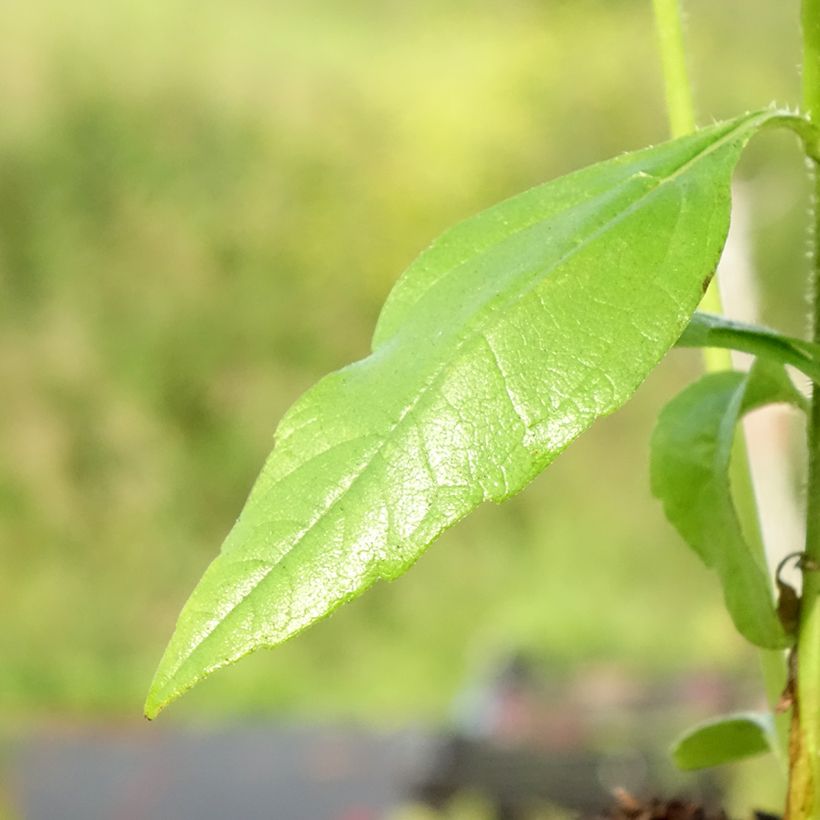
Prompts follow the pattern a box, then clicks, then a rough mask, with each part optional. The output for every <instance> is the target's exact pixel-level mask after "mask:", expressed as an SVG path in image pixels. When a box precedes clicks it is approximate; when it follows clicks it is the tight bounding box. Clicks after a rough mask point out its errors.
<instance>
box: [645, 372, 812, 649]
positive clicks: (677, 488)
mask: <svg viewBox="0 0 820 820" xmlns="http://www.w3.org/2000/svg"><path fill="white" fill-rule="evenodd" d="M778 402H785V403H789V404H793V405H795V406H797V407H801V408H802V407H803V406H804V404H805V401H804V399H803V397H802V396H801V395H800V393H799V392H798V391H797V390H796V388H795V387H794V385H793V384H792V383H791V381H790V379H789V378H788V376H787V374H786V373H785V371H784V370H783V368H782V366H780V365H776V364H773V363H771V362H768V361H764V360H758V361H757V362H756V363H755V365H754V366H753V368H752V370H751V371H749V373H742V372H738V371H724V372H720V373H710V374H708V375H706V376H704V377H702V378H701V379H700V380H698V381H697V382H695V383H694V384H692V385H690V386H689V387H687V388H686V389H685V390H683V391H682V392H681V393H679V394H678V395H677V396H676V397H675V398H674V399H673V400H672V401H671V402H669V404H667V405H666V407H665V408H664V409H663V410H662V411H661V414H660V416H659V418H658V422H657V425H656V427H655V431H654V433H653V435H652V441H651V446H650V450H651V457H650V476H651V486H652V492H653V494H654V495H655V496H656V497H657V498H658V499H659V500H660V501H661V502H662V504H663V508H664V512H665V513H666V517H667V519H668V520H669V521H670V523H671V524H672V525H673V526H674V527H675V529H677V530H678V532H679V533H680V535H681V536H682V538H683V539H684V541H686V543H687V544H688V545H689V546H690V547H691V548H692V549H693V550H694V552H695V553H697V555H698V556H699V557H700V558H701V560H702V561H703V562H704V564H706V566H708V567H711V568H713V569H715V570H716V572H717V574H718V576H719V579H720V583H721V586H722V589H723V595H724V599H725V601H726V607H727V609H728V611H729V614H730V615H731V617H732V621H733V622H734V624H735V626H736V627H737V629H738V631H739V632H740V633H741V634H742V635H743V636H744V637H746V638H747V639H748V640H750V641H751V642H752V643H754V644H756V645H758V646H762V647H766V648H769V649H779V648H784V647H786V646H789V645H790V644H791V643H792V639H791V638H790V636H789V635H787V634H786V632H785V631H784V629H783V626H782V624H781V623H780V620H779V618H778V616H777V612H776V609H775V606H774V604H773V602H772V593H771V584H770V581H769V576H768V572H767V571H766V569H765V568H764V567H763V566H762V564H761V563H760V561H759V560H758V558H757V557H756V556H755V555H754V554H753V553H752V550H751V549H750V547H749V545H748V544H747V543H746V539H745V537H744V535H743V531H742V528H741V525H740V521H739V518H738V515H737V512H736V510H735V505H734V501H733V499H732V494H731V488H730V478H729V466H730V460H731V455H732V446H733V442H734V437H735V430H736V427H737V425H738V423H739V421H740V419H741V418H742V416H743V415H744V414H745V413H747V412H750V411H752V410H754V409H756V408H758V407H761V406H763V405H765V404H772V403H778Z"/></svg>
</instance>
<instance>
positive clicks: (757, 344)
mask: <svg viewBox="0 0 820 820" xmlns="http://www.w3.org/2000/svg"><path fill="white" fill-rule="evenodd" d="M676 344H677V346H678V347H723V348H728V349H730V350H740V351H742V352H743V353H751V354H753V355H754V356H765V357H766V358H769V359H773V360H774V361H777V362H780V363H781V364H790V365H792V366H793V367H796V368H797V369H798V370H801V371H802V372H803V373H805V374H806V375H807V376H808V377H809V378H810V379H812V380H813V381H815V382H818V383H820V345H818V344H814V343H813V342H806V341H804V340H803V339H795V338H794V337H792V336H783V335H782V334H780V333H777V332H775V331H774V330H769V329H768V328H765V327H758V326H756V325H747V324H743V323H741V322H733V321H731V320H729V319H724V318H723V317H722V316H713V315H712V314H710V313H696V314H695V315H694V316H693V317H692V321H691V322H690V323H689V324H688V325H687V326H686V330H684V331H683V335H682V336H681V337H680V339H678V341H677V343H676Z"/></svg>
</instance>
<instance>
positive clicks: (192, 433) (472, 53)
mask: <svg viewBox="0 0 820 820" xmlns="http://www.w3.org/2000/svg"><path fill="white" fill-rule="evenodd" d="M649 5H650V4H649V3H648V2H638V0H620V1H619V2H613V1H612V0H609V1H608V2H605V1H604V0H599V2H592V0H588V1H587V0H576V2H557V1H555V0H553V1H552V2H551V1H550V0H505V2H500V1H499V0H493V1H491V0H474V2H470V3H467V2H466V0H465V1H463V2H462V1H456V0H453V2H445V3H442V2H440V0H438V1H437V2H434V0H418V2H416V3H413V4H406V3H397V2H392V1H390V0H383V2H376V0H356V2H351V0H348V2H346V3H344V4H341V3H338V2H332V0H324V1H323V2H320V1H319V0H311V2H302V3H300V4H291V3H284V2H262V0H239V1H238V2H235V3H232V4H225V3H216V2H199V3H197V4H194V3H192V2H188V0H166V2H163V3H159V2H156V1H152V2H139V3H138V2H135V0H123V2H119V3H117V4H106V3H103V2H101V0H78V1H77V2H75V3H71V4H64V3H61V2H58V0H40V1H39V2H35V3H31V4H25V5H24V4H0V110H2V112H3V113H2V119H1V120H0V385H2V393H3V398H2V401H0V453H2V456H0V459H1V460H0V568H1V569H0V619H1V621H2V624H3V628H2V629H0V717H3V716H5V718H7V719H8V718H18V719H19V718H21V717H22V718H25V717H26V716H31V715H35V714H42V713H51V712H62V713H64V712H70V713H77V714H81V713H92V712H93V713H99V712H107V713H115V714H123V715H135V714H138V713H139V710H140V707H141V702H142V697H143V695H144V692H145V690H146V687H147V684H148V681H149V679H150V676H151V674H152V672H153V668H154V665H155V663H156V661H157V660H158V657H159V654H160V652H161V650H162V648H163V646H164V643H165V641H166V640H167V638H168V636H169V635H170V632H171V629H172V626H173V623H174V619H175V616H176V613H177V612H178V610H179V607H180V606H181V604H182V603H183V601H184V598H185V596H186V595H187V594H188V592H189V591H190V589H191V588H192V586H193V584H194V582H195V581H196V579H197V578H198V576H199V575H200V573H201V571H202V570H203V569H204V567H205V565H206V563H207V561H208V560H209V559H210V558H211V557H212V556H213V555H214V554H215V551H216V550H217V548H218V545H219V543H220V541H221V539H222V537H223V536H224V534H225V533H226V531H227V530H228V528H229V526H230V524H231V522H232V520H233V518H234V517H235V516H236V514H237V513H238V511H239V509H240V507H241V504H242V501H243V499H244V496H245V494H246V493H247V491H248V489H249V486H250V483H251V481H252V480H253V478H254V477H255V475H256V472H257V470H258V469H259V467H260V466H261V463H262V460H263V458H264V456H265V455H266V453H267V451H268V449H269V448H270V445H271V436H272V432H273V429H274V427H275V424H276V420H277V419H278V417H279V416H280V415H281V413H282V412H283V410H284V409H285V408H286V407H287V406H288V405H289V404H290V403H291V402H292V401H293V399H294V398H295V397H296V396H297V395H298V394H299V393H300V392H301V391H302V390H303V389H305V388H306V387H308V386H309V385H310V384H311V383H312V382H313V381H315V380H316V379H317V378H318V377H319V376H321V375H322V374H324V373H325V372H327V371H328V370H330V369H333V368H335V367H338V366H340V365H342V364H344V363H347V362H348V361H350V360H352V359H354V358H358V357H361V356H363V355H365V354H366V352H367V347H368V341H369V334H370V332H371V329H372V327H373V324H374V322H375V318H376V315H377V312H378V309H379V306H380V304H381V302H382V301H383V299H384V297H385V295H386V294H387V292H388V290H389V288H390V286H391V284H392V282H393V281H394V280H395V278H396V277H397V276H398V274H399V273H400V271H401V270H402V268H403V267H404V266H405V265H406V264H407V263H408V262H409V261H410V260H411V259H412V257H413V256H414V255H415V254H416V253H417V252H418V251H419V250H420V249H421V248H422V247H424V245H426V244H427V243H428V242H429V241H430V239H431V238H432V237H434V236H435V235H436V234H437V233H438V232H440V231H441V230H442V229H444V228H445V227H447V226H448V225H449V224H451V223H452V222H453V221H455V220H457V219H459V218H461V217H464V216H467V215H469V214H470V213H473V212H474V211H476V210H478V209H480V208H482V207H484V206H486V205H489V204H491V203H492V202H494V201H496V200H497V199H499V198H501V197H504V196H507V195H509V194H512V193H515V192H516V191H518V190H521V189H523V188H525V187H528V186H530V185H532V184H535V183H537V182H540V181H543V180H545V179H548V178H551V177H553V176H555V175H557V174H560V173H563V172H566V171H569V170H571V169H573V168H576V167H578V166H581V165H583V164H586V163H590V162H593V161H596V160H599V159H603V158H605V157H607V156H610V155H613V154H616V153H618V152H620V151H623V150H628V149H632V148H637V147H640V146H641V145H643V144H645V143H647V142H656V141H659V140H661V139H663V138H665V120H664V115H663V108H662V100H661V98H660V93H661V90H660V89H661V83H660V79H659V77H658V76H657V69H656V53H655V47H654V39H653V38H654V31H653V29H652V21H651V17H650V14H649ZM786 5H787V4H774V3H767V2H763V0H754V2H752V0H744V1H743V2H741V0H726V1H725V2H722V3H720V4H712V3H708V2H706V0H698V1H697V2H692V3H691V4H690V17H691V25H690V28H691V39H692V44H693V54H692V62H693V66H694V67H695V76H696V80H697V85H698V91H699V96H700V100H701V106H700V108H701V112H702V114H703V115H702V117H701V119H702V121H707V120H709V119H710V118H712V117H713V116H714V117H719V116H722V115H730V114H732V113H734V112H735V111H736V110H737V109H738V108H751V107H759V106H760V105H762V104H766V103H768V102H769V101H770V100H772V99H776V100H778V101H779V102H781V103H789V102H790V101H793V100H795V99H796V97H797V94H796V87H797V83H796V79H795V77H794V76H793V66H794V63H795V62H796V56H795V55H796V53H797V50H796V42H797V39H796V31H797V28H796V19H795V18H796V16H797V13H796V5H795V4H791V5H794V6H795V7H794V8H791V6H789V7H788V8H786ZM741 16H742V19H743V21H744V25H743V29H742V31H738V30H737V28H736V21H737V19H739V18H740V17H741ZM766 146H767V144H766V142H765V141H762V142H761V143H760V148H758V149H756V151H755V152H754V153H753V155H752V157H751V158H750V159H749V161H748V162H747V163H745V174H746V176H747V177H748V178H749V179H750V182H749V185H750V186H751V189H752V191H753V195H754V197H755V199H756V200H759V201H760V202H762V203H763V204H764V206H765V208H764V209H763V210H762V212H761V213H762V215H761V216H760V220H761V222H762V226H763V227H762V230H763V236H764V239H765V242H764V243H763V244H761V245H760V246H759V247H758V248H757V249H756V255H757V261H758V263H759V265H760V268H761V270H762V272H763V273H764V274H765V276H766V281H769V282H773V283H775V284H773V285H771V286H764V290H765V291H766V292H767V293H769V294H771V295H773V297H774V299H773V301H772V302H771V306H770V307H769V308H768V309H767V318H770V319H772V320H773V321H774V320H778V321H780V322H781V324H783V323H785V324H786V325H788V329H790V330H797V331H799V330H800V329H801V328H800V324H801V323H802V311H799V310H798V309H797V306H798V305H799V299H800V298H801V297H800V285H799V284H798V282H799V278H800V276H801V274H802V272H803V270H804V263H803V262H802V238H801V229H802V221H803V220H802V218H801V214H802V212H803V211H804V210H805V201H804V200H802V199H800V197H799V196H798V194H799V192H800V190H801V188H800V181H799V180H800V178H801V173H802V168H801V166H800V163H799V161H798V159H797V152H796V151H791V152H788V151H787V152H786V156H784V157H783V158H777V157H775V155H774V151H773V150H770V148H767V147H766ZM795 323H796V325H797V327H795V326H794V325H795ZM696 368H697V360H696V358H695V357H693V356H684V354H681V353H676V354H674V356H673V357H672V358H671V360H670V361H669V362H668V363H667V364H666V365H665V366H664V367H663V368H661V370H660V371H659V372H658V373H657V374H656V375H655V376H653V377H652V379H651V380H650V382H649V383H648V385H647V386H646V387H645V388H644V389H642V391H641V392H640V393H639V395H638V397H637V399H636V400H635V401H634V402H633V403H632V404H631V405H630V406H629V407H628V408H626V409H625V410H624V411H622V412H621V413H619V414H617V415H616V416H615V417H613V418H611V419H609V420H606V421H605V422H604V423H602V424H600V425H598V426H597V427H596V428H595V429H594V430H593V431H592V432H591V433H590V434H589V435H588V436H587V437H586V438H585V439H583V440H582V441H581V442H579V443H578V444H577V445H575V446H574V447H573V448H572V449H571V450H570V451H569V452H568V453H567V454H566V455H565V456H563V457H562V459H561V460H560V461H559V462H558V463H557V464H556V465H555V466H554V467H553V468H551V470H550V471H549V472H548V473H547V474H546V475H545V476H544V477H543V478H542V479H540V480H539V481H538V482H536V484H535V485H534V486H533V487H532V488H530V489H529V490H528V491H527V492H526V493H525V494H524V495H523V496H522V497H520V498H519V499H517V500H515V501H513V502H511V503H509V504H508V505H506V506H504V507H501V508H486V509H482V510H481V511H479V512H478V513H477V514H476V515H475V516H474V517H473V518H472V519H470V520H468V521H467V522H465V523H464V524H463V525H461V526H460V527H458V528H457V529H456V530H454V531H452V532H450V533H448V534H447V535H446V537H444V538H443V539H442V540H441V542H440V543H437V544H436V545H435V546H434V547H433V548H432V549H431V550H430V552H429V553H428V554H427V555H426V556H425V557H424V558H423V559H422V560H421V561H420V562H419V564H418V565H417V566H416V567H415V568H414V569H413V570H412V571H411V572H410V573H409V574H408V576H407V577H406V578H404V579H402V580H401V581H399V582H397V583H395V584H391V585H389V586H387V585H382V586H380V587H378V588H376V589H374V590H373V591H371V592H370V593H369V594H368V595H366V596H365V597H364V598H363V599H361V600H359V601H358V602H356V603H354V604H352V605H350V606H348V607H347V608H345V609H343V610H342V611H341V612H340V613H339V614H338V615H336V616H334V617H333V618H332V619H330V620H329V621H327V622H325V623H323V624H321V625H319V626H318V627H316V628H314V629H312V630H310V631H309V632H308V633H306V634H305V635H304V636H302V637H300V638H299V639H298V640H296V641H294V642H292V643H290V644H288V645H286V646H284V647H282V648H280V649H278V650H276V651H275V652H267V653H259V654H257V655H256V656H254V657H252V658H250V659H248V660H246V661H244V662H243V663H242V664H240V665H239V666H237V667H236V668H234V669H232V670H230V671H228V672H224V673H221V674H220V675H218V676H216V677H215V678H214V679H213V681H211V682H209V683H207V684H205V685H204V686H202V687H201V689H200V690H199V691H196V692H194V693H192V694H191V695H190V696H188V698H186V699H185V700H184V701H183V702H182V703H181V704H180V706H179V707H178V713H179V714H184V713H197V714H204V713H208V714H216V713H220V712H221V713H236V712H241V711H260V710H261V711H270V710H283V709H290V710H296V711H299V710H301V711H311V712H312V713H314V714H315V713H317V712H322V711H325V712H334V713H339V712H345V713H351V712H352V713H359V714H368V715H378V716H382V717H385V716H407V715H427V716H431V715H437V714H441V713H442V712H443V711H444V710H445V708H446V705H447V703H448V702H449V699H450V698H451V696H452V695H453V693H454V692H455V690H456V689H457V687H458V685H459V683H460V681H462V680H463V678H464V676H465V675H466V674H468V673H469V672H470V671H471V670H472V669H473V668H474V667H475V666H476V665H477V663H478V662H479V661H480V659H481V658H482V657H484V656H485V655H486V654H487V653H492V652H493V651H502V650H504V649H506V648H507V647H509V646H520V647H524V648H527V649H531V650H533V651H535V652H538V653H541V654H542V655H547V656H549V657H550V658H551V659H552V662H553V663H554V664H556V665H558V666H568V665H570V664H574V663H577V662H579V661H581V660H584V659H592V658H595V659H601V658H612V659H617V660H618V661H619V662H622V663H624V664H626V665H627V666H630V667H632V668H635V669H640V670H643V671H646V672H655V673H660V672H663V671H668V670H670V669H673V670H674V669H680V668H683V667H686V666H689V665H693V664H715V665H718V666H720V667H722V668H731V669H733V668H736V667H737V665H738V664H741V663H747V662H748V658H747V656H746V655H745V654H744V650H743V649H742V647H741V646H740V643H739V641H738V640H736V639H735V638H734V637H733V636H732V634H731V630H730V626H729V624H728V622H727V619H726V618H725V616H724V615H723V614H722V612H721V605H720V600H719V595H718V593H717V590H716V588H715V584H714V582H713V580H712V579H711V578H710V577H709V576H708V575H707V574H706V573H705V572H704V571H702V570H701V568H700V567H699V566H698V565H697V563H696V561H695V559H694V558H692V557H691V556H690V555H689V554H687V553H686V552H685V550H684V548H683V547H682V546H681V545H680V544H679V542H678V539H677V537H676V536H675V535H674V534H673V533H672V532H671V530H669V529H668V528H667V526H666V525H665V524H664V522H663V521H662V519H661V514H660V512H659V510H658V509H657V507H656V505H655V504H654V502H653V501H652V500H651V499H650V498H649V493H648V489H647V484H648V481H647V474H646V473H647V470H646V461H647V458H646V456H647V445H646V442H647V439H648V435H649V431H650V429H651V424H652V418H653V416H654V414H655V413H656V411H657V409H658V408H659V406H660V404H661V403H662V402H663V400H664V399H666V398H668V397H669V396H670V395H671V394H672V392H673V391H674V390H675V389H676V388H677V387H678V386H680V385H681V384H682V383H683V380H684V379H686V378H689V377H691V376H692V375H693V373H695V372H696ZM682 625H684V626H685V628H682Z"/></svg>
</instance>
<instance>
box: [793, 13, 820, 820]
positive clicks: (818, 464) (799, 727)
mask: <svg viewBox="0 0 820 820" xmlns="http://www.w3.org/2000/svg"><path fill="white" fill-rule="evenodd" d="M801 16H802V27H803V108H804V113H805V114H806V115H807V116H808V117H809V118H810V119H811V120H812V122H814V123H815V124H817V123H819V122H820V0H803V2H802V14H801ZM811 174H812V180H813V193H814V202H813V211H812V224H811V229H812V234H811V241H812V251H813V254H812V264H811V272H810V279H809V292H810V294H811V299H812V317H813V318H812V321H813V327H812V338H813V339H814V340H815V341H817V340H818V339H820V216H818V198H820V174H818V167H817V162H816V161H811ZM808 451H809V452H808V462H809V472H808V480H807V490H806V558H807V562H806V571H805V572H804V574H803V596H802V605H801V613H800V625H799V630H798V641H797V690H796V693H795V695H796V696H795V706H794V710H793V715H792V736H791V744H790V749H789V751H790V764H791V771H790V779H789V798H788V805H787V809H786V817H787V818H789V820H809V818H816V817H818V816H820V801H818V797H819V795H818V793H817V792H818V788H817V786H818V782H820V776H819V775H820V772H818V749H820V603H819V601H818V596H820V572H817V571H816V566H817V564H818V563H820V388H819V387H818V386H817V385H813V387H812V403H811V413H810V415H809V428H808Z"/></svg>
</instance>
